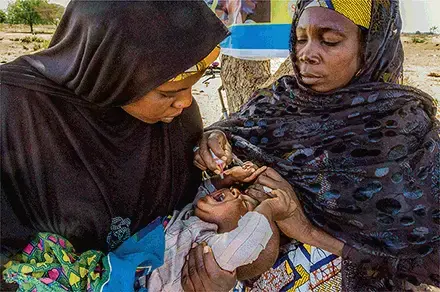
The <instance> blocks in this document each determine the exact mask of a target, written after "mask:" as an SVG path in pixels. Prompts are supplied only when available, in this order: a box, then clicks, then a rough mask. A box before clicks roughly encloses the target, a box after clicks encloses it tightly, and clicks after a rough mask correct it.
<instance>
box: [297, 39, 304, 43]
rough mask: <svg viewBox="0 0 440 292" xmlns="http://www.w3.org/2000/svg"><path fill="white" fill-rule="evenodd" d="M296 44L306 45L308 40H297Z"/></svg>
mask: <svg viewBox="0 0 440 292" xmlns="http://www.w3.org/2000/svg"><path fill="white" fill-rule="evenodd" d="M296 43H297V44H305V43H307V40H306V39H297V40H296Z"/></svg>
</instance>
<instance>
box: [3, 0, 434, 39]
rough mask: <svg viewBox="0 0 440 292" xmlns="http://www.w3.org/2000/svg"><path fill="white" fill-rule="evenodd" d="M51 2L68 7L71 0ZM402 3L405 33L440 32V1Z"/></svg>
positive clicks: (403, 1)
mask: <svg viewBox="0 0 440 292" xmlns="http://www.w3.org/2000/svg"><path fill="white" fill-rule="evenodd" d="M276 1H283V0H276ZM286 1H288V0H286ZM347 1H351V0H347ZM8 2H9V0H0V9H6V7H7V6H8ZM49 2H50V3H57V4H61V5H63V6H66V5H67V3H68V2H69V0H49ZM400 3H401V14H402V19H403V31H404V32H416V31H417V30H419V31H422V32H424V31H429V28H430V27H433V26H437V27H438V28H439V31H440V0H400Z"/></svg>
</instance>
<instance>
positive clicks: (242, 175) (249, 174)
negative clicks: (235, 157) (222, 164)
mask: <svg viewBox="0 0 440 292" xmlns="http://www.w3.org/2000/svg"><path fill="white" fill-rule="evenodd" d="M266 168H267V167H266V166H263V167H260V168H258V166H256V165H255V164H253V163H252V162H250V161H246V162H245V163H244V164H243V165H242V166H234V167H232V168H230V169H228V170H226V171H225V172H224V174H225V175H227V176H229V177H230V178H231V179H232V180H233V181H234V182H243V183H248V182H252V181H253V180H255V179H256V178H257V177H258V176H259V175H260V174H261V173H262V172H264V171H265V170H266Z"/></svg>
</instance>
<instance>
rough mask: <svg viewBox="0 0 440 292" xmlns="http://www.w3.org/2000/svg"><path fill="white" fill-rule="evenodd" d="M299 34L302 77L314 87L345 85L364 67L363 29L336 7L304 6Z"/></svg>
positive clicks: (321, 89) (325, 89)
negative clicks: (336, 9)
mask: <svg viewBox="0 0 440 292" xmlns="http://www.w3.org/2000/svg"><path fill="white" fill-rule="evenodd" d="M296 36H297V40H296V45H295V50H296V66H297V68H298V69H299V72H300V78H301V80H302V81H303V83H304V84H306V85H308V86H309V87H310V88H311V89H313V90H315V91H318V92H328V91H331V90H334V89H337V88H341V87H344V86H345V85H347V84H348V83H349V82H350V81H351V79H352V78H353V77H354V75H355V74H356V72H357V71H358V70H359V69H360V68H361V64H362V60H361V56H362V54H361V50H362V48H361V39H360V29H359V28H358V26H357V25H356V24H354V23H353V22H352V21H351V20H349V19H348V18H346V17H344V16H343V15H341V14H339V13H337V12H335V11H333V10H330V9H327V8H322V7H313V8H307V9H306V10H304V12H303V13H302V15H301V17H300V19H299V22H298V26H297V28H296Z"/></svg>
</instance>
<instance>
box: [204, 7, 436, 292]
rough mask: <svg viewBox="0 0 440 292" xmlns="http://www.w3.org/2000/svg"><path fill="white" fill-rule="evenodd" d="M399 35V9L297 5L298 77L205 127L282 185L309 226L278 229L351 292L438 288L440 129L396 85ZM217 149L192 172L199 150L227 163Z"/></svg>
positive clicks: (426, 106)
mask: <svg viewBox="0 0 440 292" xmlns="http://www.w3.org/2000/svg"><path fill="white" fill-rule="evenodd" d="M400 31H401V19H400V15H399V3H398V1H397V0H357V1H342V0H332V1H330V0H300V1H298V4H297V11H296V14H295V16H294V21H293V25H292V37H291V58H292V61H293V64H295V66H294V70H295V76H285V77H283V78H281V79H279V80H278V81H277V82H276V83H275V84H274V85H273V86H272V88H270V89H265V90H260V91H258V92H256V93H255V94H254V96H253V97H252V99H251V100H250V101H249V102H248V103H247V104H245V105H244V106H243V107H242V108H241V110H240V111H239V112H238V113H237V114H236V115H234V116H233V117H232V118H231V119H229V120H226V121H221V122H218V123H217V124H215V125H214V127H212V129H217V130H218V129H220V130H223V131H224V132H225V133H226V135H227V137H228V140H229V141H231V144H232V145H233V146H234V147H235V149H236V150H234V151H236V152H237V154H238V155H239V156H243V157H246V159H251V160H254V161H255V162H258V163H261V164H265V165H269V166H271V167H273V168H274V169H275V170H277V171H278V172H279V173H280V174H281V175H282V176H283V177H284V178H285V179H286V180H288V181H289V183H290V184H291V185H292V186H293V188H294V190H295V193H296V195H297V196H298V199H299V201H300V203H301V205H302V207H303V210H304V214H305V218H306V219H304V220H303V221H301V220H298V218H300V217H301V216H299V215H298V217H297V218H295V220H291V221H290V223H289V224H290V225H289V224H285V222H284V223H282V222H281V224H279V226H280V228H281V229H282V230H283V231H284V232H285V233H286V234H288V235H290V237H292V238H295V239H298V240H301V241H303V242H305V243H309V244H312V245H313V244H314V245H316V246H318V247H321V248H324V249H327V250H329V251H331V252H334V253H336V254H338V255H339V256H342V258H343V263H342V275H343V288H344V290H347V291H366V290H368V291H384V290H394V291H402V289H403V285H404V284H405V283H408V282H410V283H412V284H415V285H418V284H420V283H427V284H430V285H436V286H439V285H440V276H439V258H440V254H439V239H440V237H439V235H440V231H439V223H440V210H439V195H440V178H439V177H440V150H439V146H440V145H439V123H438V121H437V120H436V119H435V113H436V107H435V105H434V101H433V99H432V98H431V97H430V96H429V95H427V94H426V93H424V92H421V91H419V90H417V89H415V88H411V87H408V86H403V85H399V84H397V82H398V80H399V78H400V77H401V72H402V62H403V52H402V46H401V42H400ZM219 137H220V138H219ZM224 140H225V139H223V138H222V136H221V134H220V133H219V132H208V133H206V134H205V138H204V140H202V143H201V150H200V151H201V152H200V155H199V156H197V157H196V164H197V165H199V166H200V167H202V168H203V167H204V166H205V165H206V166H207V167H208V168H214V167H213V165H212V161H210V160H209V158H208V155H207V154H206V151H205V150H206V149H205V148H206V146H205V145H204V144H206V143H209V145H210V146H211V147H212V148H213V151H214V152H215V153H216V154H217V156H219V157H221V156H222V155H226V156H228V155H227V153H224V152H229V151H222V150H221V149H217V148H219V147H215V146H214V147H213V146H212V145H215V143H213V142H215V141H218V142H220V146H224V147H223V148H224V149H226V150H227V149H228V144H227V143H226V142H224ZM298 212H300V213H301V212H302V210H299V211H298ZM310 222H311V223H310ZM304 226H305V227H304ZM298 230H302V231H304V232H298ZM310 230H314V231H310ZM316 230H319V232H321V233H319V234H321V237H320V238H310V237H308V236H307V235H308V234H313V233H314V232H315V231H316ZM323 231H325V232H326V233H327V235H326V233H324V232H323ZM316 232H318V231H316ZM328 235H331V237H330V239H329V238H328V237H326V236H328ZM329 242H334V244H333V243H331V244H329ZM293 264H295V263H293ZM284 288H286V289H287V288H289V287H284Z"/></svg>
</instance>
